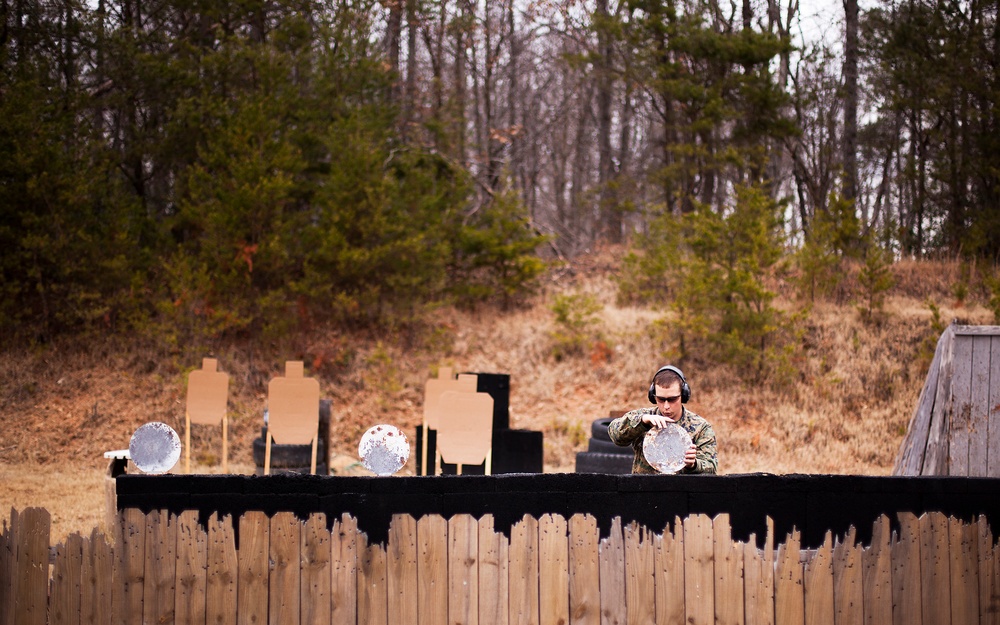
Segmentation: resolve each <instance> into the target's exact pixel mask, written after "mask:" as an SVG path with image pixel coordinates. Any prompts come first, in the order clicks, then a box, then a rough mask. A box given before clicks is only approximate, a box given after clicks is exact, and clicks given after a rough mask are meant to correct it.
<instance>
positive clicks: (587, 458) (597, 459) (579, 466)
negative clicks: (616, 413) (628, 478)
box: [576, 417, 634, 474]
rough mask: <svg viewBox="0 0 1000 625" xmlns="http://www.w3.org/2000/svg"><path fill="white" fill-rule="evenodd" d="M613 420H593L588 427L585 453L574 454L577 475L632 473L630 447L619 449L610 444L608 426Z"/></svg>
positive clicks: (632, 454)
mask: <svg viewBox="0 0 1000 625" xmlns="http://www.w3.org/2000/svg"><path fill="white" fill-rule="evenodd" d="M613 420H614V419H613V418H611V417H606V418H603V419H595V420H594V422H593V423H592V424H591V425H590V440H589V441H588V442H587V451H580V452H577V454H576V472H577V473H614V474H623V473H631V472H632V459H633V458H634V453H633V451H632V447H631V445H626V446H625V447H619V446H618V445H615V444H614V443H613V442H611V436H610V435H609V434H608V426H609V425H611V422H612V421H613Z"/></svg>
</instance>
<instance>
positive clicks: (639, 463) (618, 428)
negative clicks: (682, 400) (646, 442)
mask: <svg viewBox="0 0 1000 625" xmlns="http://www.w3.org/2000/svg"><path fill="white" fill-rule="evenodd" d="M655 413H656V406H650V407H649V408H639V409H638V410H633V411H632V412H629V413H626V414H625V415H624V416H622V417H619V418H617V419H615V420H614V421H612V422H611V425H609V426H608V434H609V435H610V436H611V440H612V441H613V442H614V443H615V444H616V445H620V446H622V447H624V446H626V445H631V446H632V449H633V450H634V451H635V459H634V460H633V461H632V473H658V471H657V470H656V469H654V468H653V467H652V465H650V464H649V462H647V461H646V456H645V455H643V453H642V439H643V437H644V436H645V435H646V432H648V431H649V430H650V429H652V428H651V426H649V425H646V424H645V423H643V422H642V417H643V415H647V414H655ZM677 423H678V424H679V425H680V426H681V427H683V428H684V429H685V430H686V431H687V433H688V434H690V435H691V440H692V441H694V444H695V447H697V448H698V450H697V452H696V457H695V463H694V466H693V467H684V468H683V469H681V473H718V472H719V453H718V449H717V447H716V442H715V431H714V430H713V429H712V425H711V424H710V423H709V422H708V421H706V420H705V419H703V418H701V417H700V416H698V415H696V414H695V413H693V412H691V411H690V410H688V409H687V408H684V414H683V415H682V416H681V418H680V420H679V421H678V422H677Z"/></svg>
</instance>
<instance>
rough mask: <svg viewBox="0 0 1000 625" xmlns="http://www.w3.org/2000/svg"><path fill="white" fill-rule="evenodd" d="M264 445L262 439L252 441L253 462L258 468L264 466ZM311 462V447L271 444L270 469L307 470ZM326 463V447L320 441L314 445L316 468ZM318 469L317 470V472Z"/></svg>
mask: <svg viewBox="0 0 1000 625" xmlns="http://www.w3.org/2000/svg"><path fill="white" fill-rule="evenodd" d="M264 453H265V443H264V439H263V438H255V439H254V440H253V462H254V464H255V465H257V466H258V467H263V466H264ZM311 460H312V445H278V444H277V443H271V468H272V469H285V468H295V467H305V468H306V471H307V472H308V470H309V464H310V463H311ZM325 463H326V445H325V444H324V443H323V440H322V439H320V440H319V442H318V443H317V444H316V466H317V467H318V466H319V465H320V464H325ZM318 471H319V469H317V472H318Z"/></svg>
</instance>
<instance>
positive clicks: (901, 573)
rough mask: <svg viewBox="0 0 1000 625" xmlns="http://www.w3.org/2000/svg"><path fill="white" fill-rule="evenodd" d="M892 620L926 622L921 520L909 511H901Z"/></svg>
mask: <svg viewBox="0 0 1000 625" xmlns="http://www.w3.org/2000/svg"><path fill="white" fill-rule="evenodd" d="M890 551H891V553H892V605H893V611H892V623H893V625H920V624H921V623H923V622H924V621H923V612H922V605H921V604H922V602H921V598H920V583H921V577H920V560H921V558H920V521H919V520H918V519H917V517H916V516H915V515H913V514H912V513H909V512H902V513H900V514H899V540H898V541H893V544H892V548H891V549H890Z"/></svg>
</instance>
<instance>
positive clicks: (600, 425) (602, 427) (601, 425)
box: [590, 417, 614, 443]
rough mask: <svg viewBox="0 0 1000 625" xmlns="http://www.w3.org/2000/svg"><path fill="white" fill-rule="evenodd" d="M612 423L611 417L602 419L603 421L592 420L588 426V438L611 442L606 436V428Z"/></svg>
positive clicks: (609, 436)
mask: <svg viewBox="0 0 1000 625" xmlns="http://www.w3.org/2000/svg"><path fill="white" fill-rule="evenodd" d="M612 421H614V419H612V418H611V417H604V418H603V419H594V422H593V423H591V424H590V438H593V439H597V440H599V441H608V442H609V443H610V442H611V435H610V434H608V426H609V425H611V422H612Z"/></svg>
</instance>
